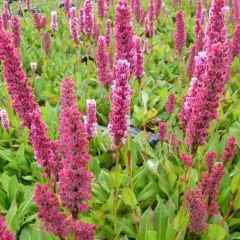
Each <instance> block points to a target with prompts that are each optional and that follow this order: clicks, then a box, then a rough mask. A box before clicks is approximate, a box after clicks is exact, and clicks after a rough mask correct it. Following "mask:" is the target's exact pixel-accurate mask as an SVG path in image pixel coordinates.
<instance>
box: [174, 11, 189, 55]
mask: <svg viewBox="0 0 240 240" xmlns="http://www.w3.org/2000/svg"><path fill="white" fill-rule="evenodd" d="M185 45H186V29H185V21H184V15H183V12H182V11H179V12H177V16H176V32H175V36H174V48H175V50H176V51H177V52H178V53H181V52H182V50H183V49H184V47H185Z"/></svg>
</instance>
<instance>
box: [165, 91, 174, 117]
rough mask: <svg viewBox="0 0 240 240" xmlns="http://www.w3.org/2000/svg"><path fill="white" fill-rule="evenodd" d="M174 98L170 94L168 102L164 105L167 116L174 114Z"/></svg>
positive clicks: (172, 94)
mask: <svg viewBox="0 0 240 240" xmlns="http://www.w3.org/2000/svg"><path fill="white" fill-rule="evenodd" d="M176 100H177V98H176V96H175V94H174V93H170V94H169V96H168V100H167V103H166V107H165V108H166V113H167V115H168V116H170V115H171V114H172V113H173V112H174V108H175V105H176Z"/></svg>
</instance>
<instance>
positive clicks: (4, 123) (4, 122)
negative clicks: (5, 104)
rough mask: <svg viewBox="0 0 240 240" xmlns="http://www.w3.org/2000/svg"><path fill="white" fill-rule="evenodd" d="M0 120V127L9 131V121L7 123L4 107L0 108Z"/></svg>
mask: <svg viewBox="0 0 240 240" xmlns="http://www.w3.org/2000/svg"><path fill="white" fill-rule="evenodd" d="M0 121H1V124H2V127H3V128H4V129H5V130H6V131H7V132H9V130H10V123H9V119H8V114H7V111H6V110H4V109H1V108H0Z"/></svg>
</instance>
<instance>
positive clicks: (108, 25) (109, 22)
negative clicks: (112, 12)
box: [105, 19, 112, 47]
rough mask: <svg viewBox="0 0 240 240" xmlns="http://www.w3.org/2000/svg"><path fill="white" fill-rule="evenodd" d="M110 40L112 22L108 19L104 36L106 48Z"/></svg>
mask: <svg viewBox="0 0 240 240" xmlns="http://www.w3.org/2000/svg"><path fill="white" fill-rule="evenodd" d="M111 39H112V21H111V19H108V20H107V21H106V34H105V40H106V45H107V47H109V46H110V43H111Z"/></svg>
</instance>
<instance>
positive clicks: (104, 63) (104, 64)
mask: <svg viewBox="0 0 240 240" xmlns="http://www.w3.org/2000/svg"><path fill="white" fill-rule="evenodd" d="M96 63H97V71H98V79H99V81H100V82H101V84H102V85H103V86H108V85H110V84H111V82H112V79H111V75H110V74H109V70H110V66H109V54H108V52H107V46H106V41H105V38H104V37H103V36H100V37H99V38H98V44H97V51H96Z"/></svg>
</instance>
